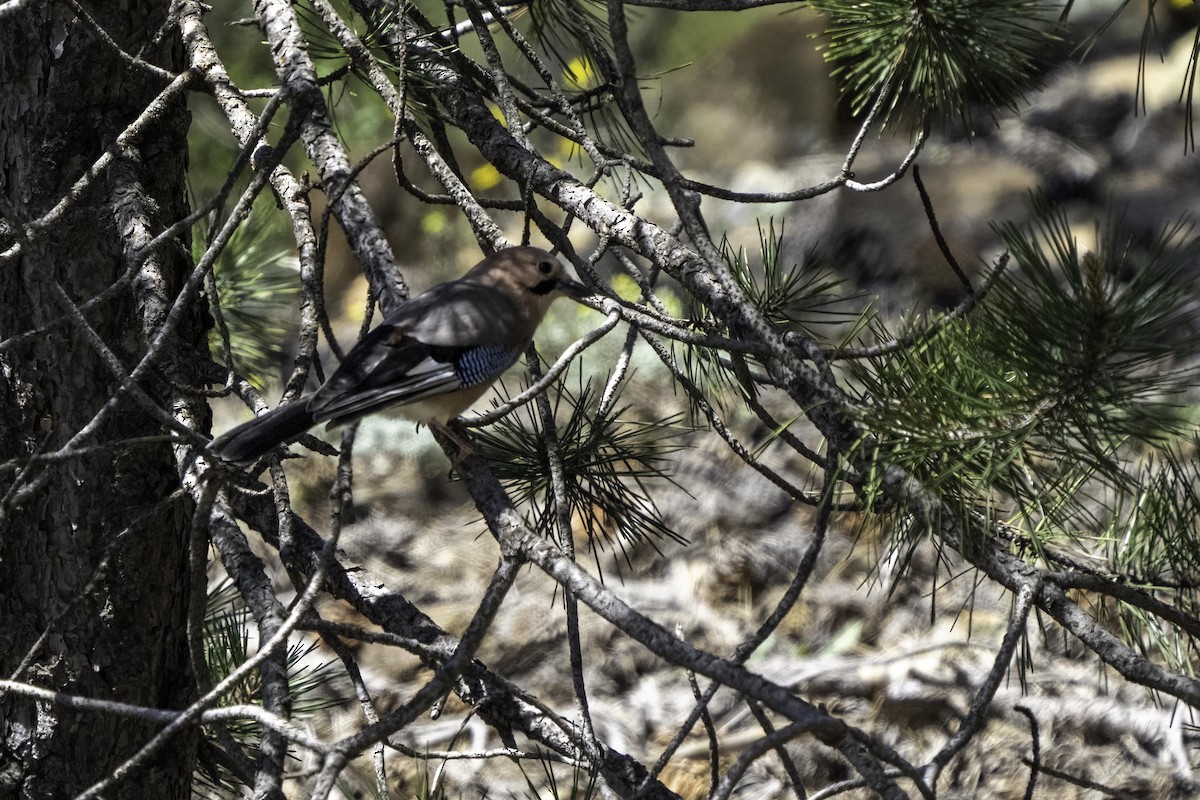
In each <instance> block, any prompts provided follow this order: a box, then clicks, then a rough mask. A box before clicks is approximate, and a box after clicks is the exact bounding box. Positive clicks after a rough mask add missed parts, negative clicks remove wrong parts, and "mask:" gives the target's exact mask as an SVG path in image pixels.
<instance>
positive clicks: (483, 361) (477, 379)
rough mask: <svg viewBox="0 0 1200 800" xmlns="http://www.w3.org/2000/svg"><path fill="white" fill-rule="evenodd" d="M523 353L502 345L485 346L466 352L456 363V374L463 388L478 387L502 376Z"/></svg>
mask: <svg viewBox="0 0 1200 800" xmlns="http://www.w3.org/2000/svg"><path fill="white" fill-rule="evenodd" d="M520 354H521V353H520V351H519V350H514V349H513V348H511V347H504V346H502V345H483V346H481V347H472V348H471V349H470V350H466V351H464V352H463V353H462V354H461V355H459V357H458V358H457V359H455V361H454V374H455V375H457V376H458V380H459V382H460V383H462V385H463V386H478V385H479V384H481V383H484V382H486V381H490V380H492V379H493V378H495V377H496V376H498V375H500V374H501V373H502V372H504V371H505V370H506V369H508V368H509V367H511V366H512V365H513V362H514V361H516V360H517V356H519V355H520Z"/></svg>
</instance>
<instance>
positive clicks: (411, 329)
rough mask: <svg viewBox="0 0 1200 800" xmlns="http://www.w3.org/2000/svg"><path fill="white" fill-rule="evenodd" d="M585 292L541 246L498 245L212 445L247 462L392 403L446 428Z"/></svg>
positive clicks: (222, 453) (406, 413)
mask: <svg viewBox="0 0 1200 800" xmlns="http://www.w3.org/2000/svg"><path fill="white" fill-rule="evenodd" d="M590 294H592V290H591V289H589V288H588V287H587V286H585V285H583V284H582V283H579V282H578V281H575V280H573V279H571V278H570V277H568V276H567V274H566V270H565V269H564V267H563V265H562V264H561V263H560V262H559V261H558V259H557V258H555V257H554V256H553V255H551V254H550V253H548V252H546V251H545V250H542V249H541V248H538V247H507V248H504V249H501V250H497V251H496V252H495V253H493V254H492V255H490V256H488V257H486V258H484V259H483V260H482V261H480V262H479V263H478V264H476V265H475V266H474V267H472V268H471V269H470V271H468V272H467V273H466V274H465V275H463V276H462V277H461V278H459V279H457V280H453V281H448V282H446V283H440V284H437V285H436V286H433V287H431V288H429V289H427V290H426V291H424V292H422V293H421V294H419V295H417V296H416V297H414V298H412V299H410V300H408V301H407V302H405V303H403V304H402V305H401V306H400V307H399V308H398V309H396V310H395V311H394V312H392V313H391V314H389V315H388V316H387V317H386V318H385V319H384V320H383V321H382V322H381V323H380V324H379V325H378V326H376V327H375V328H374V329H373V330H372V331H370V332H369V333H367V334H366V335H365V336H364V337H363V338H362V339H360V340H359V341H358V342H357V343H356V344H355V345H354V347H352V348H351V349H350V351H349V352H348V353H347V354H346V357H345V358H344V359H343V360H342V363H341V365H339V366H338V368H337V370H336V371H335V372H334V373H333V374H332V375H331V376H330V377H329V379H328V380H327V381H325V383H323V384H322V385H321V386H320V387H319V388H318V389H317V390H316V391H315V392H313V393H312V394H309V395H307V396H304V397H300V398H298V399H296V400H295V401H293V402H291V403H288V404H286V405H281V406H278V407H276V408H275V409H273V410H271V411H268V412H267V413H265V414H261V415H259V416H258V417H255V418H254V419H252V420H250V421H249V422H246V423H244V424H242V425H238V426H237V427H236V428H233V429H232V430H230V431H228V432H226V433H224V434H222V435H221V436H218V437H217V438H216V439H213V440H212V441H211V442H210V443H209V445H208V451H209V452H210V453H211V454H213V455H215V456H217V457H219V458H220V459H222V460H224V461H227V462H231V463H235V464H238V463H246V462H252V461H255V460H257V459H258V458H259V457H261V456H263V455H265V454H266V453H268V452H269V451H270V450H272V449H273V448H275V447H276V446H278V445H280V444H283V443H285V442H288V441H290V440H292V439H294V438H296V437H298V436H299V435H300V434H302V433H304V432H305V431H307V430H308V429H309V428H311V427H313V426H314V425H317V424H318V423H321V422H325V423H327V428H332V427H335V426H338V425H345V424H347V423H350V422H353V421H355V420H357V419H360V418H361V417H364V416H366V415H368V414H372V413H375V412H376V411H380V410H383V409H386V408H392V407H397V409H398V411H399V413H400V414H402V415H403V416H405V417H408V418H409V419H412V420H414V421H416V422H420V423H425V424H429V425H431V426H437V427H441V428H443V429H444V426H445V424H446V423H447V422H449V421H450V420H451V419H453V418H454V417H457V416H458V415H459V414H461V413H462V412H464V411H466V410H467V409H468V408H469V407H470V406H471V405H472V404H473V403H474V402H475V401H476V400H478V399H479V398H480V397H481V396H482V395H483V394H484V392H486V391H487V390H488V387H490V386H491V385H492V383H493V382H494V381H495V380H496V379H497V378H499V377H500V376H501V375H502V374H503V373H504V372H505V371H506V370H507V369H508V368H509V367H511V366H512V365H513V364H514V363H515V362H516V360H517V359H518V358H519V357H520V355H521V354H522V353H523V352H525V349H526V348H527V347H528V346H529V343H530V342H531V341H532V340H533V335H534V332H535V331H536V330H537V328H538V325H540V324H541V322H542V319H543V318H544V317H545V315H546V311H547V310H548V309H549V308H550V304H551V303H553V302H554V300H556V299H557V298H558V297H560V296H563V295H566V296H569V297H576V298H582V297H586V296H588V295H590Z"/></svg>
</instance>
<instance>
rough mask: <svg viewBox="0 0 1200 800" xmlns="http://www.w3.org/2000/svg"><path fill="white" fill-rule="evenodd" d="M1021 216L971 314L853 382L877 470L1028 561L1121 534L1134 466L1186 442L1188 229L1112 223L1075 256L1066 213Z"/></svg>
mask: <svg viewBox="0 0 1200 800" xmlns="http://www.w3.org/2000/svg"><path fill="white" fill-rule="evenodd" d="M1034 212H1035V220H1034V221H1033V222H1032V223H1030V224H1027V225H1004V226H1000V227H999V228H998V229H997V231H998V233H999V234H1000V236H1001V238H1002V239H1003V241H1004V243H1005V245H1006V246H1007V248H1008V250H1009V252H1010V253H1011V254H1012V260H1013V262H1014V264H1015V266H1013V267H1011V268H1010V273H1009V274H1008V275H1006V276H1005V277H1004V279H1003V280H1001V281H999V282H997V284H996V286H995V287H994V288H993V289H992V291H991V293H990V295H988V297H987V298H986V301H985V302H984V303H983V304H981V305H980V306H979V307H978V308H977V309H976V310H975V311H974V313H972V314H970V315H969V316H967V317H965V318H963V319H960V320H957V321H955V322H954V323H952V324H950V325H947V326H945V327H943V328H940V329H938V330H937V331H936V332H935V333H933V334H931V335H930V336H928V337H927V338H924V339H918V340H917V341H916V343H915V344H913V345H912V346H910V347H906V348H900V349H897V350H889V351H887V352H886V353H880V354H878V355H875V356H873V357H871V358H870V359H868V360H864V361H862V362H859V363H857V364H855V365H854V366H853V367H852V370H853V375H854V378H855V380H856V382H857V383H858V384H859V387H860V391H861V395H860V397H861V398H862V402H863V406H864V409H865V411H864V412H863V413H861V414H860V419H859V422H860V424H861V425H862V427H863V428H864V429H865V430H867V431H868V438H866V439H864V441H865V442H867V441H869V442H870V443H871V445H873V446H874V447H875V448H877V449H876V453H877V454H878V456H879V459H880V460H879V463H889V462H890V463H895V464H899V465H902V466H903V467H905V468H906V470H908V471H909V473H910V474H912V475H913V476H914V477H915V478H917V479H918V480H920V481H921V482H922V483H923V484H924V485H925V486H926V488H928V489H931V490H934V491H937V492H938V493H939V494H940V495H941V497H943V498H944V499H945V500H946V501H947V502H948V503H950V504H954V503H958V504H959V512H960V513H961V515H962V519H963V520H964V521H965V520H966V519H967V517H968V516H969V515H974V514H983V515H984V516H985V517H986V518H988V519H994V520H1003V521H1006V522H1009V523H1011V524H1012V525H1014V526H1015V527H1016V529H1018V530H1019V531H1020V532H1021V535H1022V536H1024V537H1026V538H1025V541H1026V542H1027V543H1032V544H1033V546H1034V547H1035V549H1036V548H1037V547H1038V546H1039V545H1040V543H1048V542H1050V541H1054V540H1061V539H1063V538H1064V537H1065V538H1067V539H1071V538H1082V537H1090V536H1093V535H1095V534H1096V532H1097V531H1102V530H1104V529H1105V528H1106V526H1107V527H1110V528H1111V526H1113V525H1116V526H1118V527H1119V526H1120V525H1123V524H1126V523H1125V522H1122V521H1121V520H1122V519H1125V520H1126V521H1128V520H1127V517H1128V512H1130V511H1131V510H1132V508H1133V506H1132V505H1130V504H1129V503H1127V502H1125V501H1123V500H1121V499H1120V498H1123V497H1141V496H1144V495H1145V493H1146V492H1148V491H1149V488H1148V487H1147V486H1146V474H1147V473H1145V471H1144V464H1145V462H1146V461H1147V460H1148V459H1149V458H1150V457H1151V454H1154V453H1158V454H1159V455H1158V456H1157V458H1158V459H1159V460H1160V461H1161V460H1162V459H1164V458H1166V456H1165V454H1166V453H1169V452H1170V451H1171V449H1172V448H1175V447H1177V446H1178V443H1179V442H1180V440H1181V437H1182V436H1184V435H1185V432H1186V430H1187V428H1188V425H1187V420H1186V417H1185V407H1184V405H1183V401H1184V399H1185V397H1184V393H1185V392H1186V391H1187V390H1188V389H1190V388H1191V387H1192V386H1194V385H1195V380H1196V377H1197V375H1196V357H1197V345H1198V344H1200V336H1198V331H1197V327H1196V323H1195V321H1194V310H1193V307H1194V303H1195V297H1196V291H1197V288H1198V287H1197V285H1196V284H1197V277H1196V274H1195V264H1196V262H1197V258H1200V244H1198V240H1197V238H1196V237H1195V235H1194V234H1193V231H1192V229H1191V228H1190V227H1189V226H1187V225H1183V224H1176V225H1171V226H1167V227H1166V228H1165V229H1163V230H1162V231H1161V232H1160V233H1158V234H1157V235H1154V236H1152V237H1150V238H1149V239H1148V240H1146V241H1140V240H1139V239H1138V238H1136V237H1134V236H1132V235H1131V234H1129V233H1127V232H1124V231H1123V228H1122V225H1121V223H1120V220H1119V219H1113V220H1111V221H1110V222H1109V223H1107V224H1105V225H1102V226H1101V227H1100V229H1099V230H1098V231H1097V234H1096V239H1095V249H1094V251H1091V252H1086V251H1084V250H1082V249H1081V248H1080V247H1079V245H1078V243H1077V240H1076V238H1075V235H1074V232H1073V230H1072V228H1071V224H1070V221H1069V219H1068V218H1067V216H1066V214H1065V213H1064V212H1062V211H1061V210H1058V209H1055V208H1052V207H1051V206H1050V205H1049V204H1048V203H1047V202H1045V201H1044V200H1041V199H1038V200H1035V201H1034ZM879 333H880V338H881V340H886V338H888V337H889V336H890V334H889V333H888V332H886V331H882V330H881V331H880V332H879ZM1178 472H1179V471H1178V470H1176V474H1178ZM1155 480H1158V479H1155ZM1172 485H1174V486H1176V487H1178V486H1181V485H1183V484H1181V483H1180V482H1178V481H1174V482H1173V484H1172ZM1173 491H1176V494H1178V493H1179V491H1181V490H1173ZM1193 491H1194V490H1193ZM1158 496H1162V491H1159V494H1158ZM1119 507H1121V508H1119ZM1139 513H1140V512H1139ZM962 527H963V529H964V530H966V529H969V528H975V527H977V526H972V525H965V526H962ZM1193 551H1195V548H1193ZM1145 565H1146V563H1145V562H1143V566H1145Z"/></svg>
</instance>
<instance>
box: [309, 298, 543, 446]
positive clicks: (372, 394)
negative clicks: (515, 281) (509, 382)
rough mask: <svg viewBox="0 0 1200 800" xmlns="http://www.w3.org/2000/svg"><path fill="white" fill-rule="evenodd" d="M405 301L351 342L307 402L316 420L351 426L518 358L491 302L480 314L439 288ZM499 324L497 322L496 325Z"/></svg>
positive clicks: (489, 374) (484, 378) (470, 382)
mask: <svg viewBox="0 0 1200 800" xmlns="http://www.w3.org/2000/svg"><path fill="white" fill-rule="evenodd" d="M437 288H438V289H441V290H445V289H451V291H439V292H436V294H437V295H438V296H434V297H430V296H429V295H430V294H431V293H429V292H427V293H426V294H424V295H421V296H419V297H417V298H415V299H414V300H412V301H409V302H408V303H406V304H405V305H404V306H402V307H401V308H400V309H399V310H398V311H397V312H396V313H395V314H393V315H392V316H390V317H389V318H388V319H386V320H385V321H384V322H383V323H381V324H380V325H379V326H378V327H376V328H375V329H374V330H372V331H371V332H370V333H368V334H367V335H366V336H365V337H363V338H362V340H360V341H359V342H358V344H356V345H355V346H354V347H353V348H352V349H351V350H350V352H349V353H347V354H346V358H345V360H343V361H342V363H341V366H339V367H338V369H337V371H336V372H334V374H333V375H332V376H330V378H329V380H327V381H326V382H325V383H324V384H323V385H322V386H321V388H320V389H318V390H317V391H316V393H315V394H313V396H312V397H311V399H310V400H309V402H308V409H309V411H311V412H312V414H313V417H314V419H315V420H316V421H318V422H321V421H325V420H330V421H332V422H333V423H336V424H342V423H346V422H350V421H352V420H354V419H357V418H358V417H361V416H363V415H364V414H369V413H371V412H373V411H377V410H379V409H382V408H386V407H388V406H398V405H405V404H408V403H415V402H417V401H420V400H425V399H428V398H431V397H435V396H437V395H441V394H447V393H450V392H454V391H458V390H460V389H466V388H469V387H473V386H479V385H480V384H483V383H487V382H490V381H492V380H494V379H495V378H497V377H499V376H500V375H501V374H502V373H503V372H504V371H505V370H507V369H508V368H509V367H510V366H512V364H513V362H515V361H516V359H517V358H518V357H519V356H520V354H521V347H520V343H516V344H514V343H511V342H508V341H505V337H504V336H503V335H502V333H501V332H499V331H500V330H502V329H501V328H497V321H496V315H497V313H498V314H499V315H500V317H503V316H504V314H508V313H511V311H509V309H508V308H506V307H505V306H504V304H503V303H501V305H500V307H496V302H497V301H496V299H495V298H494V297H486V298H484V299H487V300H490V301H491V302H492V307H491V308H490V309H489V308H483V309H482V310H481V306H480V304H479V300H480V298H478V297H476V296H475V295H476V294H477V293H478V292H477V291H475V289H477V287H473V288H472V290H471V291H457V292H456V291H453V290H452V289H453V288H454V284H445V285H443V286H442V287H437ZM501 322H502V320H501Z"/></svg>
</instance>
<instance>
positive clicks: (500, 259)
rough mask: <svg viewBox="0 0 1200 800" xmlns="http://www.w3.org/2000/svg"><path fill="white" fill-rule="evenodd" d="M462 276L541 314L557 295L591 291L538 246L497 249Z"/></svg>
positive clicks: (582, 295) (571, 295)
mask: <svg viewBox="0 0 1200 800" xmlns="http://www.w3.org/2000/svg"><path fill="white" fill-rule="evenodd" d="M463 279H464V280H468V281H473V282H476V283H481V284H484V285H487V286H493V287H495V288H498V289H501V290H502V291H505V292H507V293H511V294H512V295H513V296H514V298H515V299H517V300H518V302H520V303H522V304H528V305H529V306H532V307H535V308H538V309H539V310H541V311H542V312H543V313H544V312H545V309H546V308H548V307H549V306H550V303H551V302H553V301H554V299H555V298H556V297H558V296H559V295H560V294H565V295H567V296H569V297H587V296H588V295H590V294H592V290H591V289H589V288H588V287H586V286H584V285H583V284H582V283H580V282H579V281H576V280H574V279H573V278H571V277H570V276H569V275H567V271H566V268H565V267H564V266H563V264H562V262H560V261H559V260H558V259H557V258H555V257H554V256H552V255H550V253H547V252H546V251H545V250H543V249H541V248H540V247H506V248H504V249H503V250H497V251H496V252H495V253H493V254H492V255H490V256H488V257H487V258H485V259H484V260H483V261H481V262H480V263H479V264H478V265H477V266H476V267H475V268H474V269H472V270H471V271H470V272H468V273H467V274H466V275H465V276H463Z"/></svg>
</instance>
